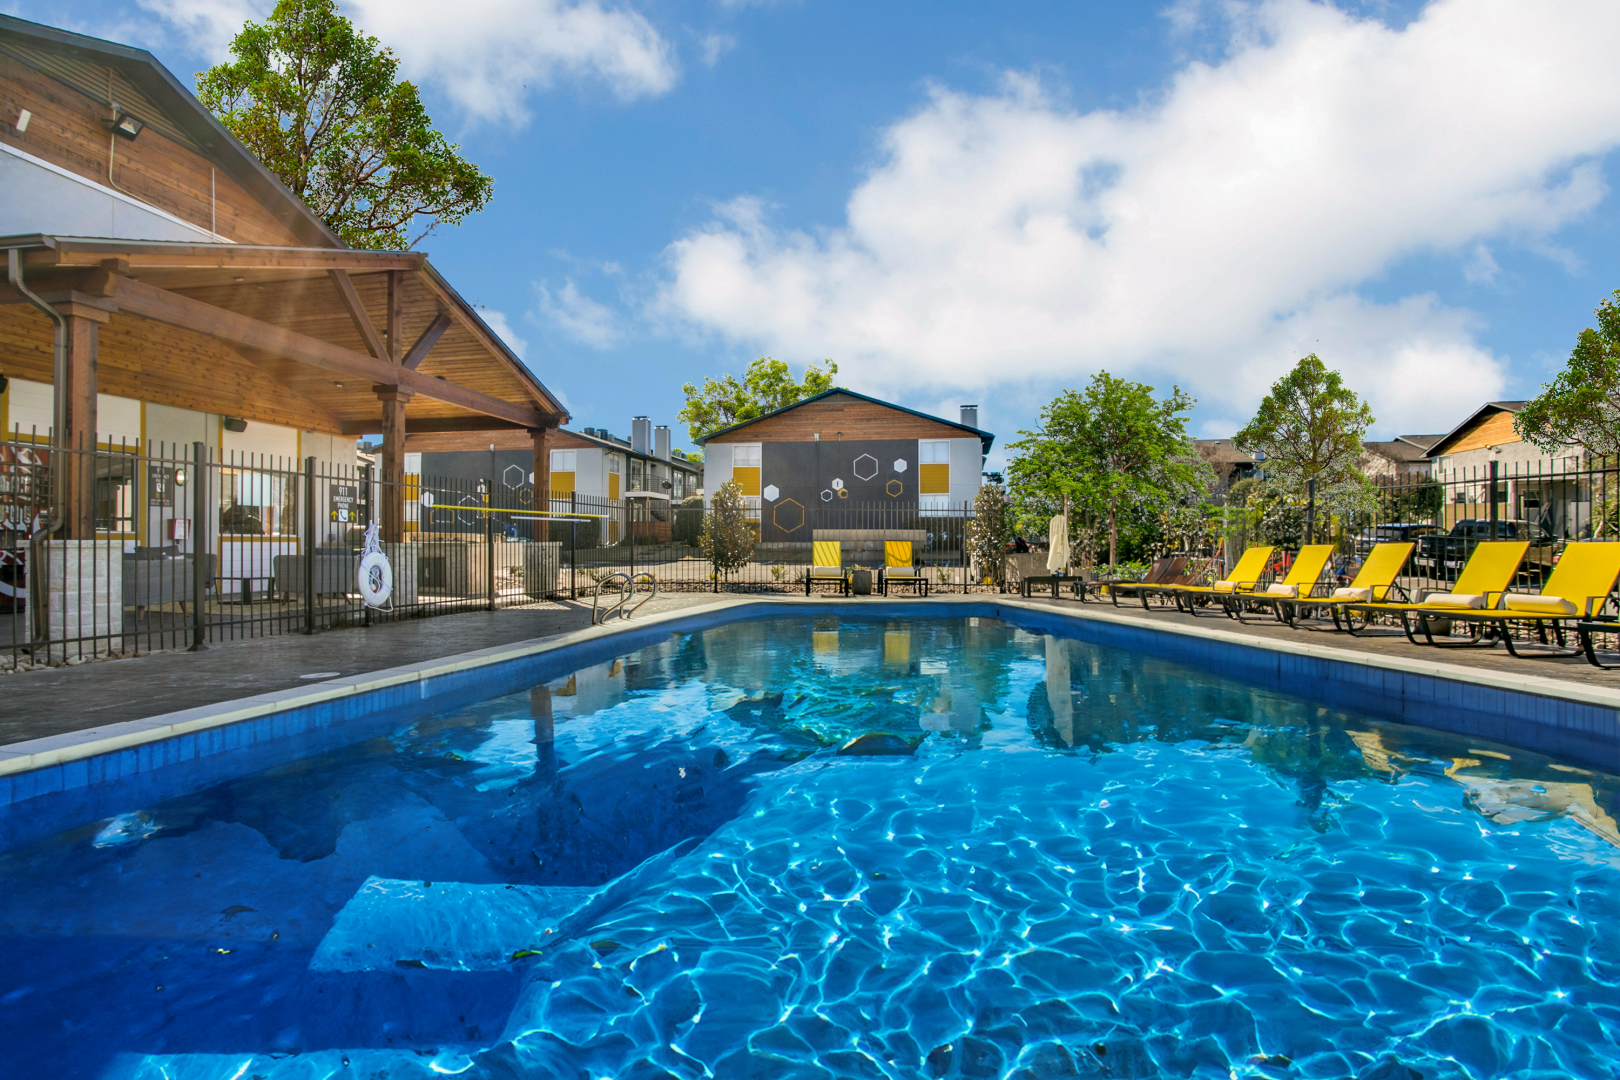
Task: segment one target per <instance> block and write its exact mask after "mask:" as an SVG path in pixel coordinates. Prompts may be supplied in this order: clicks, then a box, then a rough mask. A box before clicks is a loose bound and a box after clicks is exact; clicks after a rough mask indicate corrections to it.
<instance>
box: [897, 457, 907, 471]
mask: <svg viewBox="0 0 1620 1080" xmlns="http://www.w3.org/2000/svg"><path fill="white" fill-rule="evenodd" d="M894 471H895V472H905V471H906V459H905V458H902V457H897V458H895V459H894Z"/></svg>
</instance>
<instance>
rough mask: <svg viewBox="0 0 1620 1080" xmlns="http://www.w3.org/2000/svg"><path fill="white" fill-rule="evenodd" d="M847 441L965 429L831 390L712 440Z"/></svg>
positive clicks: (936, 435)
mask: <svg viewBox="0 0 1620 1080" xmlns="http://www.w3.org/2000/svg"><path fill="white" fill-rule="evenodd" d="M840 432H842V433H843V435H842V437H843V438H844V439H846V440H849V441H851V442H854V441H864V440H869V439H963V438H968V437H970V433H969V432H967V431H966V430H964V429H962V428H959V427H956V426H954V425H952V424H946V423H943V422H941V421H938V420H930V419H927V418H926V417H922V416H914V415H912V414H911V413H908V412H905V411H904V410H902V409H896V408H894V407H892V406H889V405H879V404H876V403H874V402H870V401H862V400H861V399H859V398H854V397H845V396H843V395H842V394H834V395H833V396H832V397H828V398H823V399H822V400H820V401H813V402H811V403H810V404H808V405H800V406H798V407H796V408H792V409H789V410H788V411H786V412H784V413H779V414H778V415H776V416H772V417H768V418H767V419H764V420H759V421H756V422H754V423H752V424H749V425H748V426H746V427H742V428H739V429H737V430H736V431H730V432H727V433H726V434H724V435H716V436H715V437H714V438H712V439H710V440H709V441H710V442H715V443H752V442H812V441H814V439H815V437H816V436H817V435H819V436H821V439H822V441H823V442H836V441H837V440H838V439H839V437H840V436H839V433H840Z"/></svg>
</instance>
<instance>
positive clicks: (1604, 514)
mask: <svg viewBox="0 0 1620 1080" xmlns="http://www.w3.org/2000/svg"><path fill="white" fill-rule="evenodd" d="M1375 488H1376V498H1375V499H1374V503H1373V507H1372V509H1371V510H1370V511H1366V510H1363V511H1358V512H1354V513H1348V514H1342V515H1341V514H1335V513H1333V512H1332V508H1331V506H1329V505H1328V504H1327V503H1326V502H1324V503H1322V504H1321V505H1311V504H1308V503H1307V504H1306V505H1305V506H1297V507H1294V508H1293V509H1292V510H1291V511H1290V512H1289V513H1287V514H1273V515H1270V516H1269V520H1268V521H1262V520H1261V517H1260V515H1259V514H1258V513H1246V512H1245V511H1244V510H1243V509H1242V508H1236V507H1230V506H1229V507H1227V508H1226V509H1225V515H1226V521H1227V529H1228V536H1227V542H1226V545H1225V547H1226V555H1227V557H1228V560H1230V558H1231V557H1233V556H1235V554H1236V553H1237V552H1238V551H1240V550H1241V549H1242V548H1243V547H1245V546H1247V545H1248V544H1251V543H1271V544H1276V545H1278V546H1279V547H1280V548H1283V549H1285V550H1284V552H1283V553H1282V554H1280V555H1279V563H1286V561H1287V558H1288V555H1287V551H1289V550H1292V549H1295V548H1297V546H1298V544H1299V543H1301V542H1304V541H1305V540H1306V539H1307V534H1308V536H1309V539H1311V540H1313V541H1314V542H1316V543H1333V544H1335V545H1336V546H1337V549H1338V550H1337V552H1336V555H1335V562H1334V567H1333V568H1334V571H1335V573H1336V575H1337V576H1338V577H1340V578H1342V579H1343V580H1345V581H1348V580H1349V579H1350V578H1351V577H1353V576H1354V573H1355V571H1356V569H1357V567H1358V566H1359V564H1360V561H1361V559H1362V558H1363V557H1364V556H1365V555H1366V554H1367V552H1369V551H1371V550H1372V547H1373V546H1374V545H1375V544H1377V543H1380V542H1382V541H1390V540H1394V541H1411V542H1413V543H1414V544H1415V545H1416V547H1415V549H1414V552H1413V558H1412V560H1411V562H1410V563H1409V564H1408V566H1407V570H1406V574H1405V575H1404V576H1403V578H1402V579H1401V584H1402V586H1403V587H1404V588H1405V589H1406V591H1407V592H1408V593H1409V594H1410V595H1412V596H1414V597H1415V596H1419V595H1421V594H1422V593H1423V592H1425V591H1430V590H1443V589H1444V588H1446V587H1448V586H1449V585H1450V584H1451V583H1452V582H1454V581H1456V579H1457V576H1458V574H1459V573H1460V572H1461V569H1462V567H1463V565H1464V564H1466V562H1467V560H1468V557H1469V555H1471V554H1472V553H1473V550H1474V547H1475V546H1476V545H1478V544H1479V543H1480V542H1481V541H1485V540H1492V539H1497V540H1513V539H1517V540H1525V541H1528V542H1529V544H1530V547H1529V550H1528V553H1527V554H1526V557H1525V560H1524V563H1523V564H1522V566H1521V569H1520V572H1519V575H1518V579H1517V581H1516V582H1515V583H1514V587H1515V588H1517V589H1521V590H1525V591H1537V590H1539V589H1540V588H1541V586H1542V585H1543V583H1544V582H1545V581H1546V579H1547V577H1548V576H1549V575H1550V574H1551V573H1552V570H1553V568H1554V567H1555V566H1556V565H1557V562H1558V559H1559V557H1560V555H1561V554H1562V552H1563V550H1564V547H1565V546H1566V545H1567V544H1569V543H1571V542H1575V541H1581V540H1600V541H1601V540H1616V539H1620V469H1617V463H1616V462H1615V461H1613V460H1602V459H1591V458H1586V457H1567V458H1543V459H1540V460H1532V461H1518V462H1513V461H1507V462H1503V461H1492V462H1489V463H1487V464H1483V465H1479V466H1470V467H1466V468H1458V469H1452V470H1436V471H1435V472H1433V473H1432V474H1431V475H1427V476H1423V475H1419V476H1404V477H1383V478H1378V479H1377V480H1376V481H1375ZM1278 569H1281V566H1278Z"/></svg>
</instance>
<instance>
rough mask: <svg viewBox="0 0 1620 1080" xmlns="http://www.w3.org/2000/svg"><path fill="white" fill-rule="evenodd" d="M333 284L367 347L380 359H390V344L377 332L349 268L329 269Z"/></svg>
mask: <svg viewBox="0 0 1620 1080" xmlns="http://www.w3.org/2000/svg"><path fill="white" fill-rule="evenodd" d="M326 273H327V275H328V276H330V277H331V279H332V284H333V285H336V286H337V292H338V299H340V300H342V301H343V308H344V310H345V311H347V312H348V313H349V319H350V321H352V322H353V323H354V328H355V329H356V330H358V331H360V337H361V339H362V340H363V341H365V343H366V349H367V350H368V351H369V352H370V353H371V355H372V356H375V357H376V358H377V359H379V360H386V359H388V346H386V345H384V344H383V339H382V335H381V334H379V333H377V327H376V325H375V324H374V323H373V322H372V321H371V316H370V315H369V314H367V313H366V305H365V304H363V303H361V302H360V293H359V291H358V290H357V289H355V287H354V282H353V281H352V280H351V279H350V278H349V272H348V271H347V270H328V271H327V272H326Z"/></svg>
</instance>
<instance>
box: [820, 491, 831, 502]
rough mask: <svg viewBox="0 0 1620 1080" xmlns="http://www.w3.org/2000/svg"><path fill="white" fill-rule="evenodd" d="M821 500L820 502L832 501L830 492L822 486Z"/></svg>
mask: <svg viewBox="0 0 1620 1080" xmlns="http://www.w3.org/2000/svg"><path fill="white" fill-rule="evenodd" d="M821 501H822V502H832V492H830V491H828V490H827V489H826V488H822V489H821Z"/></svg>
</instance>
